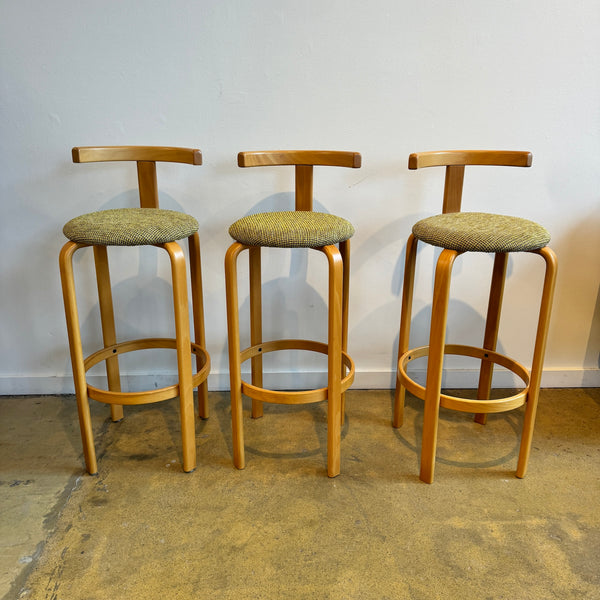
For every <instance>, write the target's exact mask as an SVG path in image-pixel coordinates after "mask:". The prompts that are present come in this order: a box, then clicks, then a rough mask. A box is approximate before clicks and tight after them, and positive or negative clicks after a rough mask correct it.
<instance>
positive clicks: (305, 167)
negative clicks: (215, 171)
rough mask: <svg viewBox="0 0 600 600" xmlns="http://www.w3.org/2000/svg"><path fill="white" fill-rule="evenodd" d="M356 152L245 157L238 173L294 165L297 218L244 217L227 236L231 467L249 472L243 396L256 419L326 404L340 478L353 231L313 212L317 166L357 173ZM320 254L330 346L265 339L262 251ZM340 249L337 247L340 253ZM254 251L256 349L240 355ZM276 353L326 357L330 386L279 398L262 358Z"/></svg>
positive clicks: (349, 369) (350, 376) (333, 467)
mask: <svg viewBox="0 0 600 600" xmlns="http://www.w3.org/2000/svg"><path fill="white" fill-rule="evenodd" d="M360 164H361V157H360V154H358V153H357V152H330V151H309V150H303V151H291V150H290V151H274V152H240V153H239V155H238V165H239V166H240V167H258V166H269V165H292V166H294V167H295V175H296V206H295V210H294V211H287V212H269V213H259V214H253V215H249V216H246V217H244V218H242V219H240V220H238V221H236V222H235V223H234V224H233V225H232V226H231V227H230V229H229V233H230V235H231V237H232V238H233V239H234V240H236V241H235V242H234V243H233V244H232V245H231V246H230V247H229V250H228V251H227V254H226V257H225V279H226V294H227V326H228V339H229V369H230V378H231V417H232V428H233V460H234V464H235V466H236V467H237V468H238V469H243V468H244V467H245V457H244V431H243V422H242V417H243V414H242V394H246V395H247V396H249V397H250V398H252V416H253V417H254V418H258V417H261V416H262V402H272V403H277V404H306V403H311V402H321V401H323V400H327V405H328V406H327V474H328V475H329V476H330V477H335V476H336V475H339V473H340V442H341V423H342V419H343V393H344V392H345V391H346V390H347V389H348V387H349V386H350V385H351V384H352V381H353V380H354V364H353V362H352V359H351V358H350V357H349V356H348V354H347V353H346V349H347V338H348V287H349V258H350V237H352V235H353V234H354V228H353V227H352V225H351V224H350V223H349V222H348V221H346V220H345V219H342V218H340V217H336V216H334V215H330V214H326V213H320V212H313V206H312V205H313V167H314V166H316V165H318V166H337V167H350V168H354V169H356V168H359V167H360ZM263 246H268V247H277V248H314V249H315V250H318V251H319V252H323V253H324V254H325V256H326V257H327V261H328V266H329V308H328V334H327V344H324V343H320V342H316V341H311V340H274V341H266V342H263V340H262V314H261V313H262V310H261V302H262V300H261V247H263ZM338 246H339V247H338ZM243 250H248V252H249V269H250V282H249V285H250V343H251V346H250V347H248V348H246V349H245V350H243V351H241V350H240V332H239V314H238V291H237V258H238V256H239V254H240V253H241V252H242V251H243ZM277 350H308V351H312V352H319V353H322V354H327V357H328V358H327V373H328V375H327V387H326V388H321V389H315V390H307V391H275V390H268V389H265V388H263V377H262V355H263V354H265V353H267V352H273V351H277ZM246 360H251V369H252V382H251V383H247V382H245V381H243V380H242V374H241V364H242V363H243V362H244V361H246Z"/></svg>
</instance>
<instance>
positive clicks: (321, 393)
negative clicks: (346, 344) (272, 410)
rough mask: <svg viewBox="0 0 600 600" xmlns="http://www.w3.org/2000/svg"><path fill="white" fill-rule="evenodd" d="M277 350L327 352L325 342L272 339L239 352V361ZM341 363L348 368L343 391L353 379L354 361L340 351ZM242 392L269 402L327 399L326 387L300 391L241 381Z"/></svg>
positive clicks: (297, 402) (295, 402)
mask: <svg viewBox="0 0 600 600" xmlns="http://www.w3.org/2000/svg"><path fill="white" fill-rule="evenodd" d="M277 350H308V351H310V352H320V353H321V354H327V344H324V343H322V342H313V341H311V340H273V341H270V342H264V343H262V344H256V345H255V346H250V347H249V348H246V349H245V350H243V351H242V352H241V353H240V361H241V362H245V361H247V360H248V359H250V358H254V357H255V356H259V355H262V354H266V353H267V352H275V351H277ZM342 365H343V366H345V367H346V368H347V369H348V373H347V374H346V375H345V376H344V377H343V378H342V381H341V390H342V393H343V392H345V391H346V390H347V389H348V388H349V387H350V386H351V385H352V382H353V381H354V361H353V360H352V359H351V358H350V356H349V355H348V354H347V353H346V352H342ZM242 393H243V394H246V396H249V397H250V398H253V399H254V400H260V401H261V402H271V403H274V404H309V403H312V402H322V401H323V400H327V388H326V387H324V388H319V389H316V390H302V391H275V390H268V389H265V388H261V387H257V386H255V385H252V384H251V383H247V382H246V381H242Z"/></svg>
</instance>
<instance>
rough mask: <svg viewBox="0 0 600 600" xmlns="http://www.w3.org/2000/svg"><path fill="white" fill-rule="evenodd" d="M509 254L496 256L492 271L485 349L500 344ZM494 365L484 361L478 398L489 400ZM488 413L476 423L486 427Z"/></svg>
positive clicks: (503, 253) (477, 415)
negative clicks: (499, 335)
mask: <svg viewBox="0 0 600 600" xmlns="http://www.w3.org/2000/svg"><path fill="white" fill-rule="evenodd" d="M507 264H508V254H507V253H506V252H499V253H498V254H496V255H495V256H494V268H493V271H492V283H491V286H490V298H489V302H488V311H487V317H486V319H485V333H484V336H483V348H485V349H486V350H492V351H495V350H496V344H497V342H498V329H499V327H500V311H501V309H502V298H503V296H504V281H505V279H506V266H507ZM493 371H494V363H493V362H492V361H490V360H482V361H481V368H480V370H479V385H478V387H477V398H478V399H479V400H489V398H490V393H491V389H492V375H493ZM486 420H487V414H486V413H477V414H476V415H475V422H476V423H480V424H481V425H485V422H486Z"/></svg>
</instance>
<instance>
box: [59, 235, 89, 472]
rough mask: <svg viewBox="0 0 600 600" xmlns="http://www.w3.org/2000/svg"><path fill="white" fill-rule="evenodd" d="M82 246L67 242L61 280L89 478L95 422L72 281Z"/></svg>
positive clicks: (64, 248) (61, 265) (61, 258)
mask: <svg viewBox="0 0 600 600" xmlns="http://www.w3.org/2000/svg"><path fill="white" fill-rule="evenodd" d="M83 247H84V246H83V245H81V244H76V243H74V242H67V243H66V244H65V245H64V246H63V248H62V250H61V251H60V256H59V266H60V279H61V283H62V292H63V300H64V304H65V317H66V321H67V334H68V336H69V350H70V353H71V366H72V368H73V381H74V384H75V395H76V397H77V413H78V415H79V428H80V430H81V441H82V443H83V456H84V458H85V466H86V469H87V472H88V473H89V474H90V475H96V474H97V473H98V464H97V462H96V451H95V450H94V435H93V433H92V420H91V416H90V404H89V400H88V395H87V383H86V380H85V366H84V364H83V349H82V346H81V332H80V329H79V315H78V313H77V298H76V296H75V281H74V278H73V254H74V253H75V251H76V250H78V249H79V248H83Z"/></svg>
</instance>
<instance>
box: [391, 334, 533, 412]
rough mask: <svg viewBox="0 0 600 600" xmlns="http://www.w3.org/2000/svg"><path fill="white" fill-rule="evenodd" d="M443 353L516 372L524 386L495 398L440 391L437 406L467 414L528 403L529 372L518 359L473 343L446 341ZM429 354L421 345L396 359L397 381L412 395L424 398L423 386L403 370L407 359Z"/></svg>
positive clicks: (425, 347) (407, 361)
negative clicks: (458, 395) (489, 363)
mask: <svg viewBox="0 0 600 600" xmlns="http://www.w3.org/2000/svg"><path fill="white" fill-rule="evenodd" d="M446 354H456V355H459V356H469V357H471V358H479V359H481V360H486V361H489V362H493V363H494V364H497V365H500V366H502V367H505V368H506V369H508V370H509V371H512V372H513V373H514V374H515V375H517V376H518V377H519V378H520V379H521V380H522V381H523V383H524V384H525V387H524V389H522V390H521V391H520V392H518V393H517V394H515V395H514V396H509V397H507V398H499V399H495V400H470V399H467V398H458V397H456V396H448V395H446V394H440V405H441V406H443V407H444V408H449V409H451V410H458V411H461V412H469V413H500V412H505V411H508V410H513V409H515V408H518V407H519V406H523V405H524V404H525V402H527V394H528V393H529V371H528V370H527V369H526V368H525V367H524V366H523V365H522V364H520V363H518V362H517V361H515V360H512V359H511V358H508V357H507V356H504V355H502V354H498V353H497V352H493V351H492V350H486V349H485V348H478V347H475V346H462V345H459V344H447V345H446V346H444V355H446ZM428 355H429V346H421V347H420V348H414V349H413V350H409V351H408V352H405V353H404V354H403V355H402V356H401V357H400V359H399V360H398V381H399V382H400V384H401V385H403V386H404V387H405V388H406V389H407V390H408V391H409V392H410V393H411V394H413V395H414V396H416V397H417V398H420V399H421V400H424V399H425V387H423V386H422V385H419V384H418V383H416V382H415V381H414V380H413V379H411V378H410V377H409V375H408V374H407V372H406V366H407V365H408V363H409V362H411V361H413V360H415V359H417V358H423V357H425V356H428Z"/></svg>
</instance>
